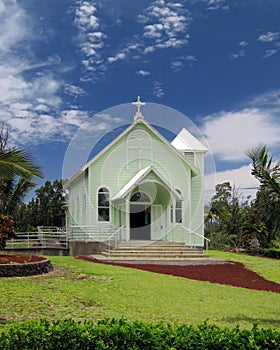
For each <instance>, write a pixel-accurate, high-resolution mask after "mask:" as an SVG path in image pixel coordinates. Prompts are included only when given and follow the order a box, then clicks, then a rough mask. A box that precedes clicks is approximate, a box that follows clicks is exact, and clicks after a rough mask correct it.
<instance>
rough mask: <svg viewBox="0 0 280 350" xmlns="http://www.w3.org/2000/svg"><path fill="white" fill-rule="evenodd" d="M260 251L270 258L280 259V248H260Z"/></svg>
mask: <svg viewBox="0 0 280 350" xmlns="http://www.w3.org/2000/svg"><path fill="white" fill-rule="evenodd" d="M259 253H260V254H263V255H264V256H267V257H268V258H274V259H280V249H277V248H260V249H259Z"/></svg>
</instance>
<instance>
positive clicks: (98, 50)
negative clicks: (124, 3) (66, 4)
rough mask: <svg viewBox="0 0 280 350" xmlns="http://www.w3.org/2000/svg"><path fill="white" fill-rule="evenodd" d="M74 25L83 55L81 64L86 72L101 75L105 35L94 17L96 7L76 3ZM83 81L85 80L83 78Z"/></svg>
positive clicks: (103, 67)
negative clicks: (77, 31)
mask: <svg viewBox="0 0 280 350" xmlns="http://www.w3.org/2000/svg"><path fill="white" fill-rule="evenodd" d="M75 4H76V8H75V12H74V16H75V18H74V24H75V25H76V27H77V28H78V30H79V34H78V41H79V46H80V48H81V53H82V55H83V59H82V61H81V62H82V64H83V66H84V68H85V70H86V71H89V72H90V71H94V72H95V75H96V72H97V71H98V73H100V74H101V75H102V74H103V72H104V71H105V70H106V66H105V64H104V59H103V58H102V49H103V47H104V40H105V39H106V35H105V33H103V32H102V31H100V19H99V18H98V17H97V16H96V13H97V7H96V5H95V4H93V3H92V2H89V1H80V0H77V1H76V3H75ZM83 80H87V79H86V78H84V79H83Z"/></svg>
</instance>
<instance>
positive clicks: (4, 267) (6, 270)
mask: <svg viewBox="0 0 280 350" xmlns="http://www.w3.org/2000/svg"><path fill="white" fill-rule="evenodd" d="M52 270H53V266H52V264H51V262H50V260H49V259H44V260H41V261H37V262H31V263H25V264H0V277H23V276H34V275H41V274H43V273H48V272H50V271H52Z"/></svg>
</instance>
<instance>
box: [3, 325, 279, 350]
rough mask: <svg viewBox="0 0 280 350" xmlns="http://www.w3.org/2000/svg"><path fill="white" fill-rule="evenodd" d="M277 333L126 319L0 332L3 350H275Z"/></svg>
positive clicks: (20, 327)
mask: <svg viewBox="0 0 280 350" xmlns="http://www.w3.org/2000/svg"><path fill="white" fill-rule="evenodd" d="M277 344H278V345H279V344H280V331H279V330H275V329H272V328H268V329H263V328H259V327H258V326H257V325H253V328H252V329H251V330H241V329H240V328H239V327H235V328H233V329H229V328H220V327H218V326H216V325H211V324H208V323H207V322H204V323H203V324H200V325H197V326H194V325H184V324H174V325H170V324H167V325H165V324H163V323H162V322H159V323H148V322H143V321H134V322H128V321H126V320H124V319H119V320H115V319H107V320H102V321H99V322H98V323H94V322H93V321H83V322H78V321H74V320H72V319H66V320H57V321H55V322H54V323H50V322H49V321H46V320H32V321H26V322H24V323H15V324H9V325H6V326H5V327H3V328H2V329H1V328H0V349H1V350H17V349H18V350H19V349H20V350H33V349H34V350H35V349H40V350H66V349H67V350H80V349H81V350H87V349H96V350H104V349H116V350H125V349H133V350H137V349H139V350H140V349H141V350H143V349H147V350H148V349H149V350H155V349H157V350H160V349H169V350H175V349H180V350H196V349H199V350H226V349H230V350H235V349H236V350H237V349H238V350H240V349H243V350H252V349H253V350H260V349H267V350H270V349H271V350H272V349H273V350H275V349H276V348H277Z"/></svg>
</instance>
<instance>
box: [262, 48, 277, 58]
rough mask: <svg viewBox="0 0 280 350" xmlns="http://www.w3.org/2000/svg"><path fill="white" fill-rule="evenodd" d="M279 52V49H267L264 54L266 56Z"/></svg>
mask: <svg viewBox="0 0 280 350" xmlns="http://www.w3.org/2000/svg"><path fill="white" fill-rule="evenodd" d="M276 53H277V50H266V51H265V54H264V56H263V57H264V58H268V57H271V56H273V55H275V54H276Z"/></svg>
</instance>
